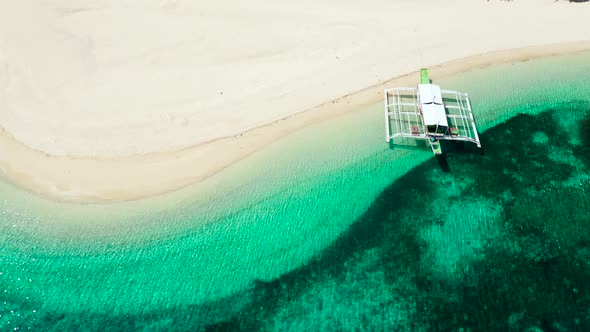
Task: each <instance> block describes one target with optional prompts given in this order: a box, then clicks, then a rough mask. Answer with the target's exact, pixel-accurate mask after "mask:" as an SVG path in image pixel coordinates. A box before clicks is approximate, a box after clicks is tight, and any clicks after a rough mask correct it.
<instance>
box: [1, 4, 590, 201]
mask: <svg viewBox="0 0 590 332" xmlns="http://www.w3.org/2000/svg"><path fill="white" fill-rule="evenodd" d="M0 8H1V10H0V129H1V130H0V169H1V170H2V172H3V175H4V177H5V178H6V179H8V180H9V181H12V182H15V183H17V184H19V185H21V186H23V187H24V188H26V189H28V190H31V191H34V192H37V193H40V194H44V195H48V196H50V197H52V198H56V199H62V200H71V201H82V202H88V201H116V200H129V199H138V198H142V197H147V196H153V195H156V194H159V193H163V192H168V191H171V190H175V189H178V188H181V187H183V186H186V185H188V184H191V183H195V182H197V181H199V180H202V179H204V178H206V177H208V176H210V175H212V174H215V173H217V172H219V171H220V170H222V169H223V168H225V167H227V166H228V165H231V164H232V163H235V162H236V161H238V160H240V159H242V158H244V157H245V156H247V155H249V154H251V153H253V152H255V151H257V150H258V149H260V148H262V147H264V146H266V145H268V144H269V143H271V142H273V141H275V140H277V139H280V137H281V136H284V135H286V134H288V133H289V132H292V131H294V130H297V129H298V128H301V127H303V126H306V125H307V124H309V123H314V122H317V121H323V120H326V119H329V118H330V117H331V116H332V115H334V114H338V113H342V112H347V111H352V110H354V109H355V108H357V107H358V106H359V105H366V104H368V103H372V102H376V101H378V100H380V99H381V98H382V95H381V93H382V89H383V87H384V86H389V85H398V84H405V85H413V84H415V80H416V78H415V77H413V76H412V77H405V78H404V77H402V78H400V79H398V80H396V81H391V80H392V79H394V78H396V77H401V76H404V75H407V74H410V73H413V72H415V71H416V70H418V69H419V68H420V67H434V68H433V70H432V73H433V76H434V77H436V76H437V75H438V76H439V77H441V76H444V75H451V74H453V73H456V72H460V71H464V70H468V69H472V68H478V67H481V66H485V65H489V64H493V63H498V62H507V61H522V60H526V59H529V58H533V57H540V56H546V55H552V54H563V53H572V52H579V51H584V50H590V30H589V29H587V28H586V27H585V26H586V25H587V22H589V21H590V4H588V3H581V4H572V3H569V2H564V1H558V2H555V1H554V0H520V1H518V0H517V1H514V2H504V1H490V2H485V1H475V0H456V1H447V2H442V1H433V0H425V1H402V0H395V1H392V0H389V1H383V0H369V1H364V2H358V3H342V2H336V1H331V0H327V1H315V2H314V1H309V0H301V1H296V2H295V1H292V2H288V3H269V2H266V1H265V2H263V1H260V0H254V1H249V2H238V1H232V2H231V3H227V2H224V3H214V2H208V3H205V2H193V1H184V0H178V1H172V0H159V1H153V0H147V1H125V2H121V1H90V0H86V1H61V2H60V4H59V5H58V4H56V3H54V2H49V1H42V2H36V3H29V2H10V3H9V2H8V1H2V2H1V4H0ZM443 64H444V65H443ZM277 120H282V121H277ZM254 128H255V129H254Z"/></svg>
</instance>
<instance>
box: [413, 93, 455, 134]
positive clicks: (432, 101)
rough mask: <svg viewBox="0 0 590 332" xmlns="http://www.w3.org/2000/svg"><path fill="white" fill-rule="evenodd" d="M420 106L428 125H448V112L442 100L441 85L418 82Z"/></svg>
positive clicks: (425, 122)
mask: <svg viewBox="0 0 590 332" xmlns="http://www.w3.org/2000/svg"><path fill="white" fill-rule="evenodd" d="M418 93H419V96H420V106H421V109H422V116H423V117H424V124H425V125H427V126H436V125H438V126H445V127H448V126H449V124H448V122H447V113H446V111H445V106H444V104H443V101H442V92H441V90H440V86H438V85H435V84H418Z"/></svg>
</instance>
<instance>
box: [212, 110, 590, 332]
mask: <svg viewBox="0 0 590 332" xmlns="http://www.w3.org/2000/svg"><path fill="white" fill-rule="evenodd" d="M588 116H590V104H588V103H582V104H581V105H580V104H576V103H572V104H570V105H560V107H559V108H556V109H549V110H546V111H543V112H541V113H539V114H537V115H527V114H519V115H517V116H515V117H514V118H512V119H510V120H508V121H506V122H505V123H502V124H500V125H498V126H496V127H494V128H491V129H489V130H487V131H486V132H485V134H483V135H481V140H482V145H483V146H484V147H485V153H484V154H483V155H481V154H479V153H477V151H476V149H470V148H469V147H465V148H464V149H462V148H461V147H458V148H455V149H453V150H454V151H451V152H449V153H448V155H447V158H448V159H447V160H448V164H449V168H450V170H449V172H443V171H442V170H441V169H440V167H439V165H438V163H437V162H436V160H434V159H432V160H430V161H428V162H426V163H424V164H422V165H420V166H418V167H416V168H415V169H413V170H412V171H410V172H409V173H407V174H406V175H404V176H403V177H402V178H400V179H398V180H397V181H395V183H393V184H392V185H391V186H390V187H389V188H387V189H386V190H385V191H384V192H383V193H382V194H381V195H380V196H379V197H378V199H377V200H376V201H375V203H374V204H373V205H372V206H371V207H370V208H369V209H368V211H367V212H366V213H364V214H363V215H362V216H361V217H360V218H359V219H358V220H357V221H356V222H355V223H354V225H353V226H352V227H350V229H349V230H347V231H346V233H345V234H343V235H342V236H341V237H340V238H339V239H338V240H337V241H336V242H335V243H334V244H333V245H331V246H330V247H328V248H326V249H325V250H324V251H323V252H322V253H321V255H318V256H317V257H316V258H315V259H314V260H312V261H311V262H309V263H308V264H306V265H305V266H303V267H301V268H298V269H296V270H294V271H292V272H290V273H288V274H286V275H284V276H282V277H280V278H278V279H276V280H274V281H272V282H259V283H258V284H257V286H256V289H255V291H254V292H253V294H254V300H253V301H252V303H251V304H250V305H249V306H248V307H247V308H246V309H244V310H242V311H241V312H240V313H239V315H237V316H236V317H233V318H232V319H230V320H227V321H225V322H222V323H219V324H217V325H214V326H210V328H211V329H213V330H279V331H284V330H312V331H327V330H330V331H334V330H340V331H341V330H352V329H359V330H373V331H374V330H398V331H399V330H419V331H420V330H422V331H433V330H442V331H446V330H453V331H460V330H463V331H469V330H472V331H482V330H486V331H490V330H498V331H522V330H527V329H529V330H530V331H539V330H541V331H586V330H590V283H589V282H588V280H590V209H589V207H590V196H589V195H588V191H589V190H590V187H589V184H590V153H589V152H590V151H589V149H588V146H590V145H589V144H590V127H589V123H590V119H589V118H588ZM564 117H565V118H566V119H568V120H570V121H563V120H564ZM578 117H579V119H575V118H578ZM584 117H585V119H584ZM571 120H573V121H571ZM576 120H579V121H576ZM449 148H451V149H452V147H449V146H447V150H449Z"/></svg>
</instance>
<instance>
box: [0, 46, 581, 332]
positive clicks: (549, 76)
mask: <svg viewBox="0 0 590 332" xmlns="http://www.w3.org/2000/svg"><path fill="white" fill-rule="evenodd" d="M589 60H590V55H589V54H585V55H578V56H568V57H558V58H548V59H543V60H534V61H527V62H523V63H517V64H507V65H499V66H494V67H490V68H486V69H482V70H477V71H472V72H468V73H464V74H461V75H457V76H456V77H454V78H452V79H448V80H444V81H439V82H440V83H441V84H444V85H445V87H448V88H456V89H461V90H464V91H468V92H469V93H470V96H471V98H472V102H473V108H474V109H475V112H476V117H477V121H478V125H479V127H480V128H481V129H482V130H485V132H484V133H483V134H482V135H481V137H482V142H483V145H484V147H485V154H484V155H483V156H482V155H480V154H479V153H471V151H470V147H469V146H466V147H465V148H464V149H463V150H462V149H461V147H460V146H459V147H452V146H449V147H448V149H451V150H454V151H453V152H450V153H449V155H448V164H449V168H450V171H449V172H446V173H445V172H442V171H441V170H440V167H439V165H438V164H437V162H436V160H434V159H432V158H431V152H430V151H429V150H427V149H425V150H422V151H421V150H416V149H412V150H410V149H401V148H400V149H395V150H393V151H392V150H389V149H388V147H387V144H386V143H385V142H384V140H383V137H382V136H383V132H384V130H383V127H382V126H383V119H382V114H383V113H382V109H381V105H375V106H373V107H368V108H367V109H364V110H360V111H358V112H355V113H351V114H343V115H342V116H340V117H338V118H336V119H334V120H333V121H330V122H325V123H319V124H315V125H313V126H310V127H309V128H306V129H304V130H302V131H300V132H297V133H294V134H292V135H290V136H288V137H286V138H284V139H283V140H281V141H278V142H276V143H275V144H273V145H271V146H270V147H269V148H267V149H265V150H264V151H261V152H260V153H257V154H255V155H253V156H252V157H250V158H248V159H247V160H245V161H243V162H241V163H239V164H237V165H235V166H233V167H230V168H229V169H227V170H226V171H224V172H223V173H221V174H219V175H218V176H216V177H214V178H212V179H210V180H208V181H207V182H206V183H203V184H200V185H198V186H194V187H191V188H187V189H184V190H182V191H179V192H177V193H174V194H170V195H165V196H164V197H160V198H156V199H149V200H144V201H139V202H131V203H120V204H113V205H85V206H73V205H67V204H60V203H53V202H49V201H45V200H43V199H41V198H38V197H35V196H33V195H30V194H28V193H24V192H21V191H20V190H18V189H16V188H13V187H11V186H10V185H8V184H5V183H0V189H1V191H0V193H1V194H0V234H2V237H0V273H1V274H0V315H1V316H0V327H1V328H2V329H7V330H13V329H14V328H16V327H19V328H20V330H25V329H29V328H30V329H33V330H51V329H54V330H64V329H76V328H79V327H82V328H85V329H90V330H103V329H124V330H128V329H141V330H169V329H176V330H199V329H206V328H209V329H213V330H215V329H217V330H237V329H242V330H302V329H307V330H342V329H345V330H346V329H352V328H354V327H357V328H361V329H368V330H384V329H387V330H391V329H394V330H399V329H405V330H408V329H414V330H436V329H439V330H449V329H451V330H458V329H460V328H463V329H471V330H482V329H484V330H490V329H492V330H494V329H498V330H509V329H512V330H524V329H527V328H539V329H543V330H551V329H553V330H576V329H577V330H588V329H590V290H589V287H588V286H586V280H590V275H589V274H590V246H589V245H588V241H587V239H588V238H590V237H588V235H589V234H588V233H589V232H590V222H589V221H588V220H590V219H589V218H588V217H589V216H588V212H587V210H588V206H589V205H588V200H587V198H586V191H587V190H588V181H589V180H588V179H590V174H589V168H588V163H589V162H590V156H589V153H588V152H589V151H588V150H587V149H586V147H587V146H588V143H589V142H588V141H589V137H588V132H589V131H588V130H584V127H583V126H587V127H590V126H588V121H589V120H588V117H589V116H590V114H589V113H590V80H588V79H587V77H590V61H589ZM432 76H433V79H435V80H436V72H433V73H432ZM484 82H485V83H484Z"/></svg>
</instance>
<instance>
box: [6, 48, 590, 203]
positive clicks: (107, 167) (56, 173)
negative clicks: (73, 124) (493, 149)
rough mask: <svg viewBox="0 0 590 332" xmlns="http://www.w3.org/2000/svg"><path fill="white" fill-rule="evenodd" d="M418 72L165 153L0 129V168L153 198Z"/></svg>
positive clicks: (474, 60)
mask: <svg viewBox="0 0 590 332" xmlns="http://www.w3.org/2000/svg"><path fill="white" fill-rule="evenodd" d="M587 51H590V41H583V42H575V43H564V44H552V45H542V46H532V47H524V48H518V49H510V50H502V51H493V52H487V53H484V54H479V55H473V56H469V57H465V58H460V59H456V60H452V61H449V62H445V63H441V64H438V65H434V66H430V67H429V69H430V70H431V73H432V76H433V77H434V79H435V80H436V79H440V78H444V77H448V76H452V75H454V74H457V73H460V72H466V71H470V70H477V69H480V68H485V67H488V66H491V65H495V64H502V63H512V62H521V61H527V60H530V59H536V58H542V57H550V56H559V55H566V54H576V53H582V52H587ZM417 70H419V68H415V70H413V71H412V72H411V73H408V74H405V75H403V76H399V77H396V78H393V79H389V80H387V81H385V82H382V83H379V84H377V85H373V86H370V87H368V88H366V89H363V90H360V91H357V92H354V93H350V94H347V95H344V96H342V97H340V98H337V99H335V100H331V101H327V102H325V103H323V104H320V105H318V106H316V107H313V108H310V109H307V110H303V111H301V112H298V113H295V114H292V115H289V116H287V117H284V118H282V119H279V120H275V121H271V122H269V123H268V124H265V125H262V126H259V127H256V128H252V129H249V130H246V131H244V132H242V133H240V134H236V135H234V136H232V137H225V138H220V139H216V140H213V141H210V142H207V143H201V144H198V145H195V146H192V147H188V148H183V149H180V150H174V151H168V152H154V153H148V154H141V155H131V156H128V157H113V158H105V157H100V158H93V157H67V156H53V155H49V154H47V153H45V152H42V151H39V150H35V149H33V148H30V147H28V146H26V145H24V144H23V143H21V142H19V141H17V140H16V139H15V138H14V137H13V136H12V134H10V133H9V132H7V131H5V130H4V129H2V128H0V151H3V153H2V154H1V155H0V170H1V171H2V174H3V175H2V178H3V179H6V180H7V181H9V182H11V183H13V184H15V185H17V186H18V187H20V188H24V189H26V190H27V191H29V192H33V193H35V194H38V195H41V196H43V197H47V198H50V199H52V200H56V201H66V202H72V203H109V202H120V201H131V200H139V199H142V198H148V197H154V196H158V195H160V194H165V193H168V192H173V191H176V190H179V189H181V188H184V187H187V186H189V185H194V184H197V183H199V182H202V181H204V180H205V179H207V178H209V177H211V176H213V175H215V174H217V173H219V172H221V171H223V170H224V169H225V168H227V167H230V166H232V165H234V164H235V163H237V162H239V161H240V160H242V159H244V158H247V157H248V156H249V155H251V154H253V153H256V152H257V151H259V150H261V149H263V148H264V147H266V146H268V145H270V144H272V143H274V142H275V141H278V140H280V139H281V138H282V137H284V136H287V135H289V134H291V133H293V132H296V131H297V130H299V129H301V128H304V127H306V126H308V125H311V124H316V123H321V122H323V121H326V120H329V119H332V118H334V117H337V116H339V115H344V114H347V113H350V112H354V111H355V110H358V109H362V108H363V107H365V106H368V105H371V104H375V103H378V102H380V101H381V99H382V91H383V88H385V87H386V86H392V85H409V86H413V85H415V84H416V81H417V75H418V74H417V73H418V72H417ZM204 160H207V162H203V161H204Z"/></svg>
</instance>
